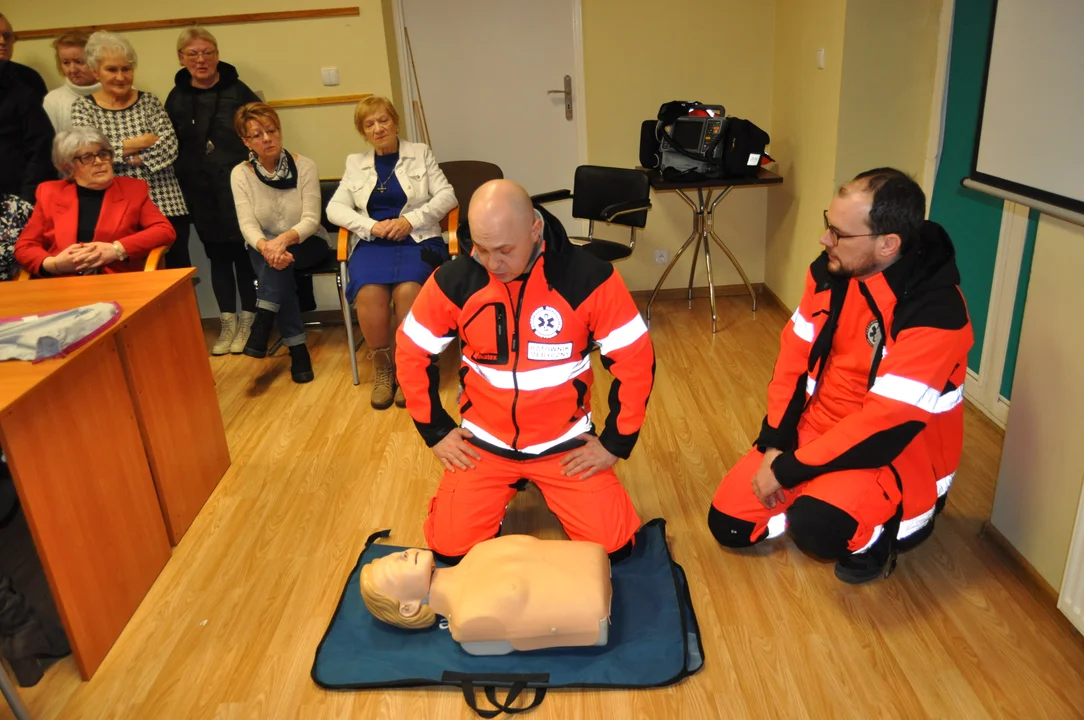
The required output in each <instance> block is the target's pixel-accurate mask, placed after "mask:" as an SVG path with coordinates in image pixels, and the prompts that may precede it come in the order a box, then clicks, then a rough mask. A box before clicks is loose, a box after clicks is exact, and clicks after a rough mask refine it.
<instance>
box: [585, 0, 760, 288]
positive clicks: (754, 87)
mask: <svg viewBox="0 0 1084 720" xmlns="http://www.w3.org/2000/svg"><path fill="white" fill-rule="evenodd" d="M774 5H775V3H774V2H771V1H764V0H761V1H759V2H747V1H744V0H713V1H712V2H701V1H697V0H673V1H672V2H669V3H659V2H658V1H657V0H583V45H584V68H585V76H586V90H585V95H586V100H587V103H586V104H587V108H586V111H587V148H588V162H589V163H591V164H596V165H612V166H617V167H635V166H636V165H637V164H638V162H639V160H638V158H639V143H640V135H639V133H640V121H641V120H646V119H648V118H654V117H655V116H656V115H657V114H658V111H659V106H660V105H661V104H662V103H664V102H667V101H669V100H700V101H701V102H706V103H718V104H722V105H724V106H725V107H726V109H727V112H728V113H729V114H732V115H736V116H738V117H744V118H748V119H749V120H752V121H753V122H755V123H756V124H758V125H760V126H761V127H763V128H766V129H767V128H768V127H769V124H770V121H771V94H772V88H771V86H772V62H773V56H772V32H771V28H772V22H773V21H772V17H773V8H774ZM677 20H680V21H681V22H682V23H684V24H682V26H681V29H680V32H678V31H676V30H674V26H673V23H674V22H676V21H677ZM570 180H571V179H570ZM776 190H777V189H773V190H770V191H769V190H765V189H754V190H735V191H734V192H733V194H732V195H731V196H730V197H728V198H727V199H726V200H724V201H723V202H722V203H720V204H719V208H718V211H717V212H716V219H717V222H716V227H717V233H718V234H719V235H720V236H721V237H722V238H723V239H724V240H725V241H726V242H727V244H728V245H729V246H730V248H731V249H732V250H733V251H734V254H735V255H737V257H738V260H739V262H741V264H742V267H743V268H744V269H745V272H746V274H747V275H748V276H749V279H750V280H751V281H752V282H761V281H763V280H764V244H765V234H764V223H765V213H766V210H767V205H766V198H767V196H768V195H770V193H772V192H775V191H776ZM652 202H653V203H654V207H653V209H652V210H651V212H650V213H649V214H648V221H647V227H646V228H645V231H644V233H643V235H642V236H641V238H640V239H639V240H638V241H637V245H636V252H635V254H633V256H632V257H631V258H629V259H628V260H626V261H623V262H622V263H620V264H619V268H620V270H621V274H622V276H623V277H624V278H625V281H626V282H627V283H628V285H629V286H630V287H631V288H632V289H633V290H645V289H650V288H652V287H654V285H655V283H656V282H657V281H658V279H659V276H660V275H661V274H662V270H663V267H662V266H661V265H656V264H654V254H655V248H666V249H669V250H670V252H671V254H673V253H676V252H677V250H678V248H680V247H681V244H682V242H684V241H685V239H686V238H687V237H688V236H689V233H690V232H691V230H692V216H691V212H690V210H689V208H688V206H687V205H686V204H685V202H684V201H683V200H682V199H681V198H680V197H678V196H677V194H676V193H672V192H669V193H661V194H656V195H654V196H653V198H652ZM611 230H612V229H611ZM605 236H607V237H617V238H620V237H622V233H620V232H607V233H605ZM712 259H713V261H714V262H713V271H714V279H715V282H716V284H721V285H726V284H740V283H741V277H740V276H739V275H738V274H737V272H736V271H735V270H734V269H733V266H731V265H730V263H729V262H728V261H727V259H726V257H725V256H724V255H723V254H722V253H721V252H718V248H716V252H715V254H714V255H713V257H712ZM689 262H690V258H689V254H688V253H687V254H686V256H685V257H683V258H682V261H681V264H680V265H679V266H678V268H677V269H676V270H675V271H674V272H673V273H671V275H670V277H669V278H668V279H667V287H682V286H683V285H685V284H687V283H688V280H689ZM698 265H699V269H698V271H697V281H696V283H697V285H702V286H704V285H707V278H706V274H705V273H704V261H703V260H702V259H701V260H699V261H698Z"/></svg>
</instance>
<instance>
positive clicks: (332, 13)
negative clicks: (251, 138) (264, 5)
mask: <svg viewBox="0 0 1084 720" xmlns="http://www.w3.org/2000/svg"><path fill="white" fill-rule="evenodd" d="M360 15H361V10H360V8H357V7H337V8H316V9H313V10H284V11H281V12H262V13H242V14H239V15H210V16H207V17H188V18H173V19H170V20H143V21H140V22H126V23H106V24H104V25H84V26H81V27H76V28H73V27H71V26H70V25H68V26H64V27H55V28H42V29H41V30H20V31H19V32H17V33H15V35H16V36H17V37H18V38H19V39H20V40H32V39H34V38H51V37H56V36H57V35H60V34H61V33H65V32H68V31H69V30H83V31H84V32H88V33H92V32H94V31H95V30H111V31H113V32H131V31H133V30H160V29H162V28H171V27H188V26H191V25H232V24H238V23H254V22H268V21H272V20H307V19H310V18H329V17H358V16H360Z"/></svg>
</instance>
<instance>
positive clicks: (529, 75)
mask: <svg viewBox="0 0 1084 720" xmlns="http://www.w3.org/2000/svg"><path fill="white" fill-rule="evenodd" d="M401 7H402V17H401V21H402V25H403V26H404V28H405V30H406V33H407V34H409V37H410V46H411V48H412V50H413V54H414V65H415V68H416V70H417V76H418V83H417V87H416V88H414V95H413V98H414V99H415V100H416V99H417V96H418V93H419V91H420V95H421V99H422V102H423V108H424V116H425V121H426V126H427V128H428V131H429V139H430V142H431V144H432V147H433V152H434V154H435V155H436V158H437V162H445V161H448V160H485V161H487V162H491V163H495V164H497V165H499V166H500V167H501V169H502V170H503V171H504V176H505V177H506V178H509V179H511V180H515V181H516V182H518V183H520V184H521V185H523V186H524V187H525V188H526V189H527V192H528V193H531V194H532V195H533V194H537V193H542V192H548V191H551V190H561V189H563V188H568V189H570V190H571V189H572V180H573V175H574V173H575V170H576V166H577V165H579V164H581V162H582V160H581V158H585V157H586V148H585V147H583V146H582V145H581V143H583V144H585V142H586V141H585V137H586V130H585V128H586V124H585V123H584V118H583V108H584V103H583V95H582V93H583V89H582V87H583V83H582V61H581V60H582V53H581V52H580V49H581V45H580V42H579V40H578V36H579V32H580V14H579V13H580V3H579V0H456V1H455V2H448V1H447V0H401ZM400 43H401V44H402V45H403V47H402V49H401V52H400V57H405V58H406V63H405V65H404V66H403V67H401V68H400V72H401V74H402V76H403V78H404V85H406V84H407V82H408V81H409V80H411V79H412V78H411V68H410V60H409V56H408V55H407V53H406V47H405V42H404V40H403V36H402V35H400ZM566 75H568V76H569V77H570V78H571V85H572V120H568V119H566V116H565V96H564V95H563V94H560V93H552V94H551V93H549V92H548V91H550V90H562V89H564V87H565V82H564V78H565V76H566ZM407 97H409V95H407ZM404 110H407V114H408V115H410V114H413V113H411V112H410V111H411V110H412V108H409V109H408V108H404ZM414 120H415V122H417V121H419V118H417V117H415V118H414ZM413 137H415V138H417V137H418V134H417V133H414V134H413ZM548 209H549V210H550V211H551V212H553V213H554V214H555V215H556V216H557V217H558V218H560V219H561V221H562V222H563V223H564V224H565V228H566V229H567V230H568V231H569V232H570V233H572V232H578V225H575V226H574V225H572V220H571V218H572V215H571V211H572V204H571V203H569V202H561V203H555V204H553V205H550V206H549V208H548Z"/></svg>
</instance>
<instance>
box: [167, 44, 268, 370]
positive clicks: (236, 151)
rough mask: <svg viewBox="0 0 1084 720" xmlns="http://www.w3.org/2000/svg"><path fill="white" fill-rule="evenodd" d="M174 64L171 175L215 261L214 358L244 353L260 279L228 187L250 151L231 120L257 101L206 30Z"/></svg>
mask: <svg viewBox="0 0 1084 720" xmlns="http://www.w3.org/2000/svg"><path fill="white" fill-rule="evenodd" d="M177 58H178V59H179V60H180V63H181V65H182V66H183V69H181V70H179V71H178V72H177V76H176V77H175V78H174V83H175V84H176V87H174V88H173V90H171V91H170V93H169V97H167V98H166V112H167V113H169V118H170V120H172V121H173V127H174V128H175V129H176V132H177V140H178V141H179V143H180V154H179V156H178V157H177V161H176V162H175V163H174V165H173V169H174V171H175V172H176V173H177V179H178V180H179V181H180V184H181V190H182V191H183V192H184V199H185V202H186V203H187V204H188V209H189V212H190V214H191V216H192V222H193V224H195V226H196V232H197V233H199V238H200V240H201V241H203V246H204V249H205V250H206V252H207V257H208V259H210V261H211V287H212V289H213V290H214V293H215V300H216V301H217V302H218V309H219V312H220V313H221V320H222V328H221V331H220V332H219V335H218V340H217V341H216V342H215V344H214V347H213V348H212V349H211V354H212V355H225V354H226V353H227V352H230V353H234V354H239V353H241V351H243V350H244V349H245V343H246V342H248V336H249V333H250V332H251V329H252V321H253V320H254V319H255V317H256V289H255V280H256V276H255V273H254V272H253V270H252V263H251V262H250V261H249V259H248V255H247V254H246V251H245V242H244V239H243V238H242V237H241V229H240V228H239V227H238V225H237V213H236V211H235V210H234V204H233V190H232V188H231V187H230V172H231V171H232V170H233V168H234V166H236V165H237V164H238V163H240V162H243V161H245V160H246V159H248V150H247V149H246V148H245V146H244V144H243V143H242V142H241V139H240V138H239V137H237V133H235V132H234V130H233V116H234V113H235V112H237V108H239V107H241V106H242V105H244V104H245V103H250V102H258V101H259V100H260V98H259V97H257V95H256V93H254V92H252V90H250V89H249V87H248V86H247V85H245V84H244V83H243V82H241V81H240V80H239V79H238V77H237V69H236V68H235V67H234V66H233V65H230V64H229V63H224V62H219V59H218V41H217V40H215V37H214V35H212V34H211V33H209V32H207V31H206V30H204V29H203V28H200V27H190V28H186V29H185V30H184V31H182V32H181V36H180V38H178V40H177ZM238 291H240V295H241V313H240V315H238V313H237V294H238Z"/></svg>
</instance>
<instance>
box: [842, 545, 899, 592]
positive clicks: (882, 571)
mask: <svg viewBox="0 0 1084 720" xmlns="http://www.w3.org/2000/svg"><path fill="white" fill-rule="evenodd" d="M895 569H896V551H895V550H892V551H891V552H889V553H888V554H887V556H885V557H877V556H876V555H874V554H873V553H872V548H871V549H870V550H867V551H866V552H864V553H861V554H860V555H854V554H850V555H844V556H843V557H842V558H840V560H839V562H837V563H836V577H837V578H839V579H840V580H842V581H843V582H845V583H849V584H851V585H861V584H862V583H867V582H869V581H870V580H876V579H877V578H879V577H881V576H882V575H884V576H885V577H888V576H889V575H891V574H892V571H893V570H895Z"/></svg>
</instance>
